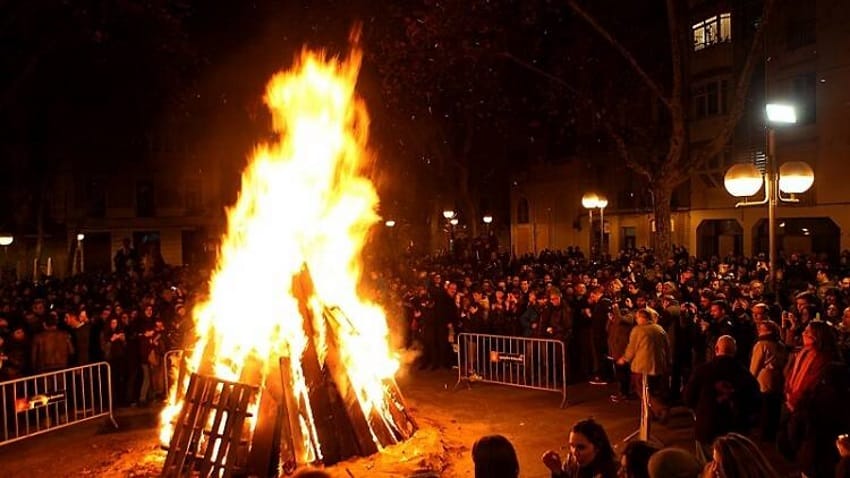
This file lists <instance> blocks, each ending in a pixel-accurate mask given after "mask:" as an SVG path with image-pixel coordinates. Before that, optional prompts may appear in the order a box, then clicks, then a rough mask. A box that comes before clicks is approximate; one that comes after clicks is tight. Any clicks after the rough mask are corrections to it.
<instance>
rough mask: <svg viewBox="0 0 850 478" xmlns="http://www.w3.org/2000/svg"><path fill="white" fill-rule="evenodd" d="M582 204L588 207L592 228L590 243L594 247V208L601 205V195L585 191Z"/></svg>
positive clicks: (590, 226) (588, 217) (588, 222)
mask: <svg viewBox="0 0 850 478" xmlns="http://www.w3.org/2000/svg"><path fill="white" fill-rule="evenodd" d="M581 205H582V206H583V207H584V208H585V209H587V224H588V228H590V243H589V244H588V245H589V247H590V248H591V249H593V210H594V209H596V208H597V207H598V206H599V196H597V195H596V193H585V194H584V196H582V197H581Z"/></svg>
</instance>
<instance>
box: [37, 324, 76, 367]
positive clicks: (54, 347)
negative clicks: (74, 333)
mask: <svg viewBox="0 0 850 478" xmlns="http://www.w3.org/2000/svg"><path fill="white" fill-rule="evenodd" d="M58 322H59V320H58V318H57V317H56V314H49V315H48V316H47V317H46V318H45V319H44V331H42V332H40V333H38V334H36V336H35V338H34V339H33V341H32V359H31V360H32V367H33V370H34V371H35V373H44V372H52V371H54V370H61V369H63V368H68V365H69V364H70V363H71V357H72V356H73V355H74V346H73V345H71V336H70V335H69V334H68V332H65V331H64V330H59V329H58V328H57V325H58Z"/></svg>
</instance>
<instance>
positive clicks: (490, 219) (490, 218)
mask: <svg viewBox="0 0 850 478" xmlns="http://www.w3.org/2000/svg"><path fill="white" fill-rule="evenodd" d="M483 220H484V224H490V223H491V222H493V216H491V215H489V214H488V215H486V216H484V218H483Z"/></svg>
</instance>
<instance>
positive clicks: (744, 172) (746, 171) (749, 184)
mask: <svg viewBox="0 0 850 478" xmlns="http://www.w3.org/2000/svg"><path fill="white" fill-rule="evenodd" d="M762 182H763V178H762V176H761V173H760V172H759V170H758V168H756V167H755V165H753V164H736V165H734V166H732V167H731V168H729V170H728V171H726V176H724V177H723V185H724V186H725V187H726V190H727V191H729V194H731V195H733V196H735V197H739V198H740V197H747V196H752V195H753V194H755V193H757V192H758V190H759V189H761V185H762Z"/></svg>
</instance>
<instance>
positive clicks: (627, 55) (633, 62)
mask: <svg viewBox="0 0 850 478" xmlns="http://www.w3.org/2000/svg"><path fill="white" fill-rule="evenodd" d="M567 5H569V6H570V8H571V9H572V10H573V11H574V12H575V13H576V14H578V16H580V17H581V18H582V19H584V21H586V22H587V23H588V24H589V25H590V26H591V27H592V28H593V29H594V30H596V33H598V34H599V35H600V36H602V38H604V39H605V40H606V41H607V42H608V43H610V44H611V46H612V47H614V49H615V50H617V52H619V53H620V55H622V57H623V58H624V59H625V60H626V62H627V63H628V64H629V65H630V66H631V67H632V69H633V70H634V71H635V73H637V75H638V76H640V78H641V79H642V80H643V82H644V83H645V84H646V86H647V87H648V88H649V89H650V90H652V92H653V93H655V96H657V97H658V99H659V100H660V101H661V102H662V103H663V104H664V106H666V107H667V108H668V109H670V108H671V104H670V98H668V97H667V96H666V95H665V94H664V91H663V90H662V88H661V85H659V84H658V82H656V81H655V80H653V79H652V78H651V77H650V76H649V74H648V73H647V72H646V71H645V70H644V69H643V68H642V67H641V66H640V64H639V63H638V61H637V59H636V58H635V57H634V55H632V53H631V52H630V51H629V50H627V49H626V47H624V46H623V44H622V43H620V42H619V41H617V39H616V38H614V37H613V36H612V35H611V33H610V32H609V31H608V30H606V29H605V27H603V26H602V25H601V24H600V23H599V22H597V21H596V19H595V18H593V16H591V15H590V14H589V13H588V12H587V11H586V10H584V9H583V8H582V7H581V6H579V4H578V3H576V2H575V0H567Z"/></svg>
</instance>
